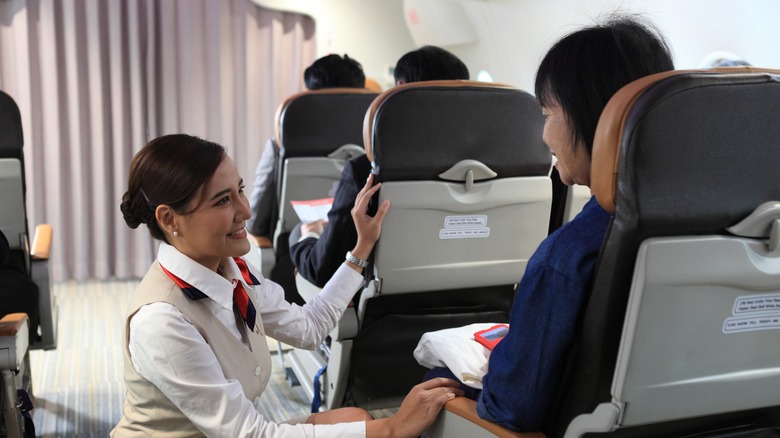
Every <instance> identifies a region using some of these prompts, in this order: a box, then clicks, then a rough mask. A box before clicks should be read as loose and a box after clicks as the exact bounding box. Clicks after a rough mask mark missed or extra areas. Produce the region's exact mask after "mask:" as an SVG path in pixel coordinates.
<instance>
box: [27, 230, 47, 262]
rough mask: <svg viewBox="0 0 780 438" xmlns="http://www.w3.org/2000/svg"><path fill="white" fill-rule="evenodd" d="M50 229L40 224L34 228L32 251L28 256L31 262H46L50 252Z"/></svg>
mask: <svg viewBox="0 0 780 438" xmlns="http://www.w3.org/2000/svg"><path fill="white" fill-rule="evenodd" d="M51 235H52V227H51V225H49V224H40V225H38V226H37V227H35V235H34V236H33V243H32V250H31V251H30V254H31V255H32V258H33V260H48V259H49V252H50V251H51Z"/></svg>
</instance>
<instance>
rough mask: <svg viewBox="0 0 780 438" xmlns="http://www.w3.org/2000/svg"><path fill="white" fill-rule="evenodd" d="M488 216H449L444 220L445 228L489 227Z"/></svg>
mask: <svg viewBox="0 0 780 438" xmlns="http://www.w3.org/2000/svg"><path fill="white" fill-rule="evenodd" d="M487 220H488V218H487V216H486V215H479V216H447V217H445V218H444V228H475V227H484V226H486V225H487Z"/></svg>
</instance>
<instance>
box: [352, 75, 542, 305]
mask: <svg viewBox="0 0 780 438" xmlns="http://www.w3.org/2000/svg"><path fill="white" fill-rule="evenodd" d="M543 124H544V119H543V117H542V115H541V111H540V109H539V107H538V105H537V103H536V100H535V99H534V98H533V97H532V96H531V95H529V94H527V93H525V92H522V91H520V90H517V89H514V88H512V87H508V86H501V85H495V84H485V83H479V82H471V81H436V82H420V83H412V84H407V85H404V86H401V87H396V88H394V89H392V90H389V91H387V92H385V93H384V94H382V95H381V97H380V98H378V99H377V100H376V101H375V102H374V103H373V104H372V106H371V109H370V110H369V113H368V114H367V118H366V125H365V129H366V133H365V136H366V140H365V141H366V143H367V144H370V149H369V150H368V151H367V153H368V154H369V157H370V159H371V161H372V166H373V172H374V173H375V174H376V175H377V179H378V181H381V182H382V190H381V191H380V194H379V200H380V201H382V200H384V199H389V200H390V202H391V205H392V207H391V209H390V211H389V213H388V214H387V216H386V217H385V220H384V222H383V226H382V239H380V241H379V243H378V244H377V247H376V256H375V266H374V271H375V277H376V278H377V279H378V280H379V281H380V282H381V293H382V294H395V293H407V292H420V291H431V290H447V289H457V288H468V287H477V286H494V285H505V284H514V283H517V282H519V280H520V278H521V277H522V274H523V271H524V267H525V263H526V262H527V260H528V258H529V257H530V256H531V254H533V252H534V250H535V249H536V247H537V246H538V245H539V243H540V242H541V241H542V239H544V237H545V236H546V235H547V230H548V222H549V217H550V208H551V202H552V201H551V199H552V193H551V190H552V189H551V182H550V178H549V177H548V173H549V170H550V163H551V155H550V151H549V149H548V148H547V147H546V146H545V145H544V143H543V142H542V138H541V135H542V125H543Z"/></svg>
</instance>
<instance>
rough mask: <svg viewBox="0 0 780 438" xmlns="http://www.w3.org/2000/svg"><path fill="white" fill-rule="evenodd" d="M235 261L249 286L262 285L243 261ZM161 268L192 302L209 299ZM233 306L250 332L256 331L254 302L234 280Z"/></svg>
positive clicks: (238, 282)
mask: <svg viewBox="0 0 780 438" xmlns="http://www.w3.org/2000/svg"><path fill="white" fill-rule="evenodd" d="M233 260H235V262H236V265H238V269H239V271H241V276H242V277H243V278H244V281H246V282H247V284H251V285H253V286H257V285H259V284H260V281H259V280H258V279H257V278H256V277H255V276H254V275H252V273H251V272H249V268H248V267H247V265H246V262H245V261H244V260H243V259H240V258H238V257H236V258H234V259H233ZM160 268H162V270H163V272H165V274H166V275H167V276H168V277H169V278H170V279H171V280H173V282H174V283H176V285H177V286H179V288H181V290H182V292H184V295H186V296H187V298H189V299H191V300H199V299H202V298H206V297H207V295H206V294H204V293H203V292H201V291H200V290H198V288H196V287H195V286H192V285H190V284H189V283H187V282H186V281H184V280H182V279H181V278H179V277H177V276H175V275H173V273H171V272H170V271H168V270H167V269H165V267H164V266H163V265H160ZM233 304H234V305H235V306H236V308H237V309H238V313H240V314H241V317H242V318H243V319H244V322H246V325H247V327H249V330H254V329H255V320H256V319H257V310H255V305H254V304H252V300H250V299H249V295H248V294H247V293H246V290H245V289H244V286H243V285H242V284H241V282H240V281H238V280H233Z"/></svg>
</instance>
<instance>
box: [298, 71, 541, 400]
mask: <svg viewBox="0 0 780 438" xmlns="http://www.w3.org/2000/svg"><path fill="white" fill-rule="evenodd" d="M543 124H544V120H543V117H542V115H541V111H540V109H539V107H538V105H537V103H536V100H535V99H534V98H533V97H532V96H531V95H529V94H527V93H525V92H522V91H520V90H517V89H515V88H512V87H509V86H503V85H496V84H490V85H488V84H485V83H480V82H472V81H431V82H417V83H410V84H404V85H401V86H397V87H394V88H392V89H390V90H388V91H385V92H384V93H383V94H381V95H380V96H379V97H378V98H377V99H376V100H374V102H373V103H372V104H371V107H370V108H369V110H368V112H367V113H366V118H365V123H364V137H365V144H366V145H367V152H366V153H367V155H368V157H369V159H370V160H371V162H372V167H373V173H374V174H375V175H376V179H377V181H378V182H381V183H382V189H381V190H380V192H379V195H378V200H377V202H376V203H374V205H378V203H380V202H382V201H383V200H384V199H389V200H390V202H391V206H390V210H389V212H388V214H387V216H385V219H384V222H383V224H382V237H381V238H380V240H379V242H377V245H376V247H375V250H374V251H375V256H374V260H375V262H374V263H373V266H370V267H368V268H366V270H365V273H366V275H367V279H368V281H367V285H366V287H365V288H364V290H363V291H362V292H361V295H360V299H359V302H358V303H356V304H357V307H356V308H349V309H347V312H346V313H345V316H344V317H343V318H342V323H340V326H339V328H338V329H337V330H336V331H335V332H334V333H332V335H331V337H332V342H331V345H330V346H329V348H330V355H329V357H328V359H327V360H326V362H324V363H326V364H327V370H326V371H325V375H324V379H323V381H324V384H323V385H322V388H323V392H324V394H322V395H323V397H322V398H323V400H324V401H325V404H326V406H327V407H328V408H334V407H338V406H341V404H342V403H343V402H346V403H347V404H356V405H358V406H361V407H364V408H366V409H379V408H388V407H397V406H399V405H400V402H401V400H402V399H403V397H404V396H405V395H406V394H407V393H408V391H409V390H410V389H411V387H412V386H414V385H415V384H417V383H419V382H420V381H421V380H422V377H423V375H424V373H425V371H426V369H425V368H423V367H421V366H420V365H418V364H417V362H416V361H415V359H414V357H413V351H414V348H415V346H416V345H417V342H418V341H419V339H420V337H421V336H422V334H423V333H425V332H428V331H433V330H439V329H443V328H449V327H456V326H463V325H467V324H471V323H475V322H506V321H507V318H508V312H509V309H510V308H511V304H512V300H513V297H514V285H515V283H517V282H518V281H519V280H520V278H521V277H522V274H523V270H524V264H525V262H526V261H527V259H528V257H529V256H530V255H531V253H533V251H534V250H535V249H536V246H537V245H538V244H539V242H541V240H542V239H543V238H544V237H545V236H546V235H547V228H548V222H549V215H550V206H551V197H552V194H551V182H550V179H549V177H548V173H549V170H550V163H551V155H550V151H549V149H548V148H547V147H546V146H545V145H544V143H543V142H542V138H541V133H542V125H543ZM372 203H373V201H372ZM345 321H350V322H349V323H348V324H347V323H345ZM295 354H296V356H297V355H300V354H301V352H300V351H298V350H295ZM294 357H295V356H294ZM321 363H323V362H321ZM312 368H313V369H316V368H317V367H312ZM299 380H301V381H306V382H311V380H310V379H309V378H307V377H304V378H302V379H299Z"/></svg>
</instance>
